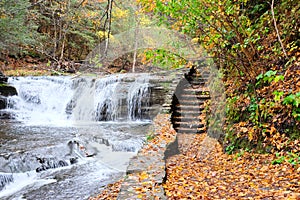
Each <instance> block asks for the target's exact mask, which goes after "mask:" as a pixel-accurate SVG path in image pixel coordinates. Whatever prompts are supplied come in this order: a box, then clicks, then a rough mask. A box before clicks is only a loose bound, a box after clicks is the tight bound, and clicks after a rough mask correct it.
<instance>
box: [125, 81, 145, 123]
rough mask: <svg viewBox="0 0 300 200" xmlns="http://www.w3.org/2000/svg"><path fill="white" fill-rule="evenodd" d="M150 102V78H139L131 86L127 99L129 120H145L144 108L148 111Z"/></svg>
mask: <svg viewBox="0 0 300 200" xmlns="http://www.w3.org/2000/svg"><path fill="white" fill-rule="evenodd" d="M149 100H150V87H149V77H148V76H146V77H139V78H137V79H136V81H135V83H134V84H132V85H131V86H130V89H129V92H128V98H127V105H128V110H129V112H128V118H129V119H131V120H136V119H141V118H143V112H142V108H143V106H144V107H145V108H144V109H147V107H148V106H149Z"/></svg>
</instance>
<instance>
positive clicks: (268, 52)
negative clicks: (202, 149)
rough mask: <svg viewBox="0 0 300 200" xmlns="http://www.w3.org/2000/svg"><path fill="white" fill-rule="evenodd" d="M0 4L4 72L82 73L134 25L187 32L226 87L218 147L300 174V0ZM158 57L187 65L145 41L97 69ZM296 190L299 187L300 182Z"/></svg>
mask: <svg viewBox="0 0 300 200" xmlns="http://www.w3.org/2000/svg"><path fill="white" fill-rule="evenodd" d="M0 9H1V10H0V38H1V39H0V43H1V45H0V53H1V54H0V70H1V71H3V72H4V73H5V74H7V75H32V74H36V75H40V74H49V73H50V74H51V73H52V74H53V73H65V72H66V73H75V72H77V71H80V66H81V65H82V63H83V62H84V59H85V58H86V56H87V55H88V54H89V53H90V52H91V51H92V50H93V49H94V48H95V46H96V45H97V44H99V43H101V42H102V41H105V40H113V37H114V35H116V34H119V33H122V32H124V31H126V30H131V29H134V28H140V27H157V26H158V27H164V28H168V29H170V30H174V31H176V32H179V33H182V34H184V35H187V36H188V37H190V38H192V41H191V42H192V43H196V44H199V45H200V46H201V47H202V48H203V49H205V51H206V52H207V53H208V54H209V55H210V56H211V57H212V58H213V59H214V63H215V65H216V66H217V68H218V71H219V75H220V77H221V79H222V81H223V83H224V85H225V90H226V92H225V94H226V108H225V109H226V117H225V123H224V124H223V126H222V131H223V132H224V135H223V136H222V137H221V138H218V141H219V142H220V144H221V146H220V149H221V150H220V151H222V152H225V154H226V155H229V156H233V157H235V159H236V160H238V159H239V157H241V156H242V157H243V155H244V154H245V157H247V158H245V159H250V158H252V159H253V155H254V154H255V155H257V154H256V153H259V156H262V157H260V159H265V160H270V162H272V163H273V164H279V165H280V164H284V167H286V166H289V167H290V168H289V169H291V170H292V171H293V172H299V164H300V51H299V49H300V17H299V16H300V3H299V1H297V0H270V1H265V0H252V1H249V0H234V1H231V0H223V1H220V0H180V1H175V0H134V1H129V0H125V1H118V0H15V1H11V0H1V2H0ZM137 37H138V36H137ZM157 63H160V65H162V66H163V67H162V68H159V69H157V70H168V69H174V68H180V67H184V66H186V65H189V61H187V60H184V58H182V57H181V56H179V55H176V54H174V53H172V52H169V51H168V50H166V49H139V50H138V51H135V52H130V53H128V54H126V55H123V56H122V57H120V58H116V60H115V61H114V62H113V63H110V64H109V65H107V66H101V67H102V68H100V69H99V70H100V71H103V72H105V73H116V72H122V73H126V72H131V71H134V70H133V69H134V68H136V69H137V71H138V69H141V70H143V69H147V68H148V67H150V66H155V65H156V64H157ZM208 105H209V104H208ZM210 112H212V111H210V110H209V109H207V114H209V113H210ZM207 123H208V124H214V123H217V122H215V121H210V120H209V119H208V121H207ZM251 153H252V154H251ZM216 154H217V153H216ZM222 155H223V154H222ZM266 155H268V156H267V157H265V156H266ZM251 156H252V157H251ZM259 156H258V157H259ZM225 159H226V158H225ZM257 159H259V158H257ZM236 160H235V161H236ZM235 161H231V162H229V161H226V162H229V165H231V164H232V163H234V162H235ZM174 162H175V161H174ZM189 162H191V161H190V160H189ZM216 162H217V163H219V164H220V165H222V166H223V165H224V166H223V168H226V166H225V164H226V162H225V164H224V163H222V162H221V161H220V160H217V161H216ZM241 162H242V161H241ZM191 165H192V164H191ZM202 167H203V166H202ZM227 167H228V166H227ZM171 168H172V166H171ZM183 168H184V167H183ZM232 168H234V167H232ZM174 170H175V171H176V170H178V168H176V169H174ZM236 170H238V168H237V169H236ZM278 170H280V169H278ZM263 171H264V170H263ZM265 171H267V170H265ZM174 173H175V172H174ZM176 173H177V174H179V172H178V171H176ZM253 173H255V172H253ZM266 173H267V172H266ZM291 176H292V175H291ZM173 178H174V177H173ZM177 178H178V177H177ZM171 179H172V177H170V180H171ZM175 179H176V176H175V178H174V181H175ZM245 179H246V178H245ZM298 181H299V179H298ZM172 184H173V183H170V185H168V186H166V187H167V188H170V190H168V191H169V193H168V192H167V194H169V197H172V198H173V199H176V197H180V195H183V194H178V193H177V194H176V195H178V196H176V195H175V193H172V192H173V191H175V190H176V189H175V188H176V187H177V186H176V187H175V186H174V188H172V187H173V185H172ZM290 188H293V189H291V190H292V191H297V188H298V189H299V182H298V183H295V184H294V185H293V186H290ZM206 189H207V188H206ZM210 190H211V188H210ZM191 191H192V189H191ZM298 192H299V190H298ZM276 194H277V193H276ZM298 194H299V193H298ZM172 195H173V196H172ZM174 195H175V196H174ZM194 195H195V194H194ZM183 196H184V195H183ZM209 197H211V198H212V196H209ZM223 197H224V196H223ZM264 197H265V196H264ZM298 197H299V196H298ZM172 198H171V199H172Z"/></svg>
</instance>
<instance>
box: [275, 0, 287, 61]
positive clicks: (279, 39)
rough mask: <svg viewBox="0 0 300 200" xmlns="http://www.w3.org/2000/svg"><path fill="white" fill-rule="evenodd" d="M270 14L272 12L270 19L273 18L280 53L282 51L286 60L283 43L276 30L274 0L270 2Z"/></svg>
mask: <svg viewBox="0 0 300 200" xmlns="http://www.w3.org/2000/svg"><path fill="white" fill-rule="evenodd" d="M271 12H272V18H273V22H274V27H275V30H276V33H277V37H278V41H279V43H280V45H281V48H282V51H283V53H284V55H285V57H286V58H287V59H288V56H287V54H286V51H285V48H284V46H283V43H282V41H281V38H280V35H279V31H278V28H277V23H276V19H275V14H274V0H272V4H271Z"/></svg>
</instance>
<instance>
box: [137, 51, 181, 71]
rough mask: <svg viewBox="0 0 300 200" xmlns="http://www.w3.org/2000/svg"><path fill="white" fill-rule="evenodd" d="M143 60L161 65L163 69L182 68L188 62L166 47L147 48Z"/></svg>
mask: <svg viewBox="0 0 300 200" xmlns="http://www.w3.org/2000/svg"><path fill="white" fill-rule="evenodd" d="M143 56H144V58H143V62H144V63H150V62H151V64H152V65H154V66H159V67H161V68H163V69H176V68H181V67H183V66H184V65H185V64H186V60H185V59H183V58H181V57H180V56H178V55H176V54H174V53H171V52H169V51H167V50H165V49H155V50H146V51H144V54H143Z"/></svg>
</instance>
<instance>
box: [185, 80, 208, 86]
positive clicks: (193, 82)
mask: <svg viewBox="0 0 300 200" xmlns="http://www.w3.org/2000/svg"><path fill="white" fill-rule="evenodd" d="M206 83H207V81H198V80H192V81H189V84H190V85H205V84H206Z"/></svg>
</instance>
